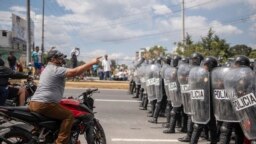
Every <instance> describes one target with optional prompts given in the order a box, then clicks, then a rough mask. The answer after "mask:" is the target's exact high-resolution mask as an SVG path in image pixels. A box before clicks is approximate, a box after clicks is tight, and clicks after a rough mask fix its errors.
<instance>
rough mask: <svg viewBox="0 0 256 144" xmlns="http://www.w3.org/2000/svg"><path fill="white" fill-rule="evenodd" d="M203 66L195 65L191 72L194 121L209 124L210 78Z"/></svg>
mask: <svg viewBox="0 0 256 144" xmlns="http://www.w3.org/2000/svg"><path fill="white" fill-rule="evenodd" d="M209 78H210V77H209V72H208V71H207V70H205V69H204V68H203V67H199V66H198V67H194V68H192V69H191V71H190V72H189V78H188V83H189V90H190V96H191V109H192V121H193V122H194V123H198V124H207V123H208V122H209V121H210V79H209Z"/></svg>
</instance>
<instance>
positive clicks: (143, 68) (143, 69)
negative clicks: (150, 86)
mask: <svg viewBox="0 0 256 144" xmlns="http://www.w3.org/2000/svg"><path fill="white" fill-rule="evenodd" d="M146 68H147V64H142V65H141V67H140V68H139V71H140V76H139V77H140V82H141V88H143V89H144V92H146Z"/></svg>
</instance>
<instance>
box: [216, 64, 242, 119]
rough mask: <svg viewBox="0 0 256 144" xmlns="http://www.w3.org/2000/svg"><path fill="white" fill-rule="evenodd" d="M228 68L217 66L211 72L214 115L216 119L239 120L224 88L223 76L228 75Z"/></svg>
mask: <svg viewBox="0 0 256 144" xmlns="http://www.w3.org/2000/svg"><path fill="white" fill-rule="evenodd" d="M230 69H231V68H230V67H219V68H216V69H214V70H213V71H212V73H211V87H212V100H213V109H214V115H215V117H216V119H217V120H218V121H224V122H239V120H238V119H237V116H236V114H235V111H234V110H233V108H232V104H231V101H230V99H229V97H228V94H227V92H226V90H225V88H224V78H225V76H228V72H229V71H230Z"/></svg>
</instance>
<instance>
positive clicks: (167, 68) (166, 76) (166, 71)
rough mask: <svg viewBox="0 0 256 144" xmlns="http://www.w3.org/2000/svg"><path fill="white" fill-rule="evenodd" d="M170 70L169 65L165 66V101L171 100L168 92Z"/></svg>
mask: <svg viewBox="0 0 256 144" xmlns="http://www.w3.org/2000/svg"><path fill="white" fill-rule="evenodd" d="M170 71H171V66H169V65H168V66H167V67H166V68H165V70H164V72H163V73H164V74H163V75H164V90H165V93H166V96H167V101H171V97H170V93H169V85H170V77H171V76H170Z"/></svg>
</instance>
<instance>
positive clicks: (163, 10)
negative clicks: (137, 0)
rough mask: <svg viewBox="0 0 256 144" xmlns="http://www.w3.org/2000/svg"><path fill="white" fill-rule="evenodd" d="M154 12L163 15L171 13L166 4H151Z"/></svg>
mask: <svg viewBox="0 0 256 144" xmlns="http://www.w3.org/2000/svg"><path fill="white" fill-rule="evenodd" d="M152 8H153V10H154V13H155V14H157V15H165V14H170V13H172V11H171V9H169V8H168V7H167V6H166V5H154V6H152Z"/></svg>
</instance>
